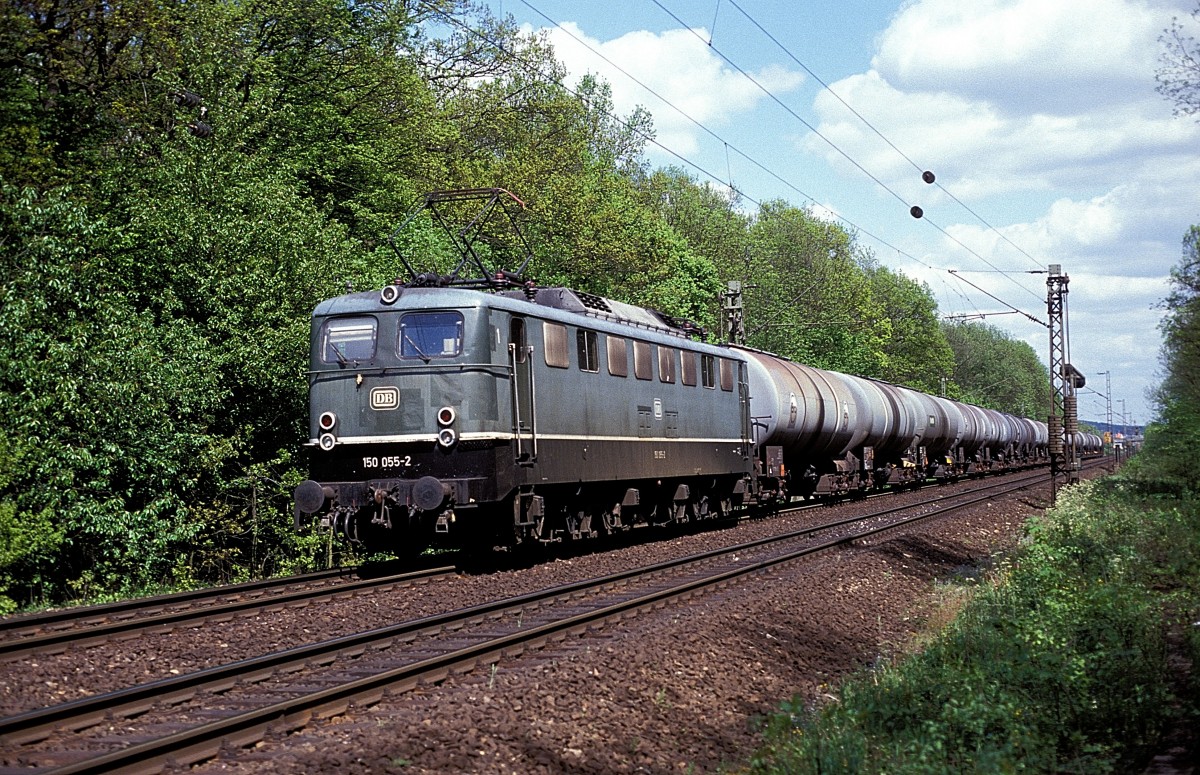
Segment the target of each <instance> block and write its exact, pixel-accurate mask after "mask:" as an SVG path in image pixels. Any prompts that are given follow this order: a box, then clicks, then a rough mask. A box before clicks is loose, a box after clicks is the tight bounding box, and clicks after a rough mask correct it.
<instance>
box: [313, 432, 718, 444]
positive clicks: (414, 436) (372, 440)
mask: <svg viewBox="0 0 1200 775" xmlns="http://www.w3.org/2000/svg"><path fill="white" fill-rule="evenodd" d="M459 439H460V440H461V441H512V439H513V435H512V434H511V433H464V434H462V435H460V436H459ZM537 439H538V441H545V440H550V441H653V442H655V443H659V442H664V441H667V442H671V443H673V444H726V443H733V444H741V443H742V439H739V438H738V437H736V436H730V437H729V438H725V439H694V438H690V437H689V438H680V437H678V436H595V435H592V436H580V435H574V436H573V435H568V434H560V433H539V434H538V435H537ZM414 442H431V443H433V442H437V435H436V434H428V433H426V434H419V433H410V434H406V435H403V436H348V437H343V438H340V439H338V440H337V443H338V445H342V444H411V443H414ZM308 443H309V444H310V445H315V444H317V440H316V439H309V440H308Z"/></svg>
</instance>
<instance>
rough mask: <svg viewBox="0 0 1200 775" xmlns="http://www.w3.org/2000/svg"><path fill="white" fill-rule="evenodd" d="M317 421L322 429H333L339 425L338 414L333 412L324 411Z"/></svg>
mask: <svg viewBox="0 0 1200 775" xmlns="http://www.w3.org/2000/svg"><path fill="white" fill-rule="evenodd" d="M317 423H318V424H319V425H320V426H321V430H323V431H331V430H333V426H335V425H337V415H336V414H334V413H333V412H322V413H321V417H320V419H318V420H317Z"/></svg>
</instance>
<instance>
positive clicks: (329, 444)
mask: <svg viewBox="0 0 1200 775" xmlns="http://www.w3.org/2000/svg"><path fill="white" fill-rule="evenodd" d="M317 443H318V444H319V445H320V446H321V449H323V450H325V451H326V452H328V451H329V450H331V449H333V447H334V445H336V444H337V437H336V436H334V435H333V434H332V433H322V434H321V438H319V439H317Z"/></svg>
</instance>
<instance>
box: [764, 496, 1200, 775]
mask: <svg viewBox="0 0 1200 775" xmlns="http://www.w3.org/2000/svg"><path fill="white" fill-rule="evenodd" d="M1028 539H1029V540H1028V541H1027V542H1026V543H1025V545H1024V546H1023V548H1022V549H1021V550H1020V551H1019V552H1017V553H1015V554H1014V555H1012V556H1011V557H1008V558H1006V559H1005V561H1004V563H1003V566H1002V568H1000V572H999V573H997V574H995V579H994V581H993V583H992V584H991V585H986V584H984V585H978V589H977V590H974V591H975V592H976V594H974V595H973V596H971V598H970V599H969V600H968V601H967V602H965V604H964V606H963V608H962V609H961V611H960V613H959V615H958V616H957V617H956V618H955V619H954V620H953V621H952V622H951V623H949V624H948V625H947V626H946V627H945V629H944V630H943V631H942V632H941V633H940V634H939V635H938V636H936V637H935V638H934V639H933V640H932V642H930V643H929V644H928V645H927V646H926V648H925V649H924V650H923V651H921V652H919V653H917V654H914V655H912V656H909V657H904V658H899V659H897V660H895V661H885V662H884V663H883V664H881V665H879V666H878V667H877V668H876V669H875V670H874V671H872V672H871V673H870V674H868V675H864V676H860V677H858V678H855V679H852V680H851V681H849V682H847V683H846V684H845V685H844V686H843V687H842V689H841V691H840V694H839V697H838V699H837V701H836V702H833V703H831V704H829V705H828V706H826V707H824V708H822V709H820V710H814V709H812V708H809V707H806V706H805V704H804V703H803V702H802V701H801V700H799V699H794V700H792V701H791V702H789V703H787V704H785V705H784V706H783V707H782V708H781V709H780V711H779V712H778V713H777V714H776V715H774V716H773V717H772V718H771V719H770V720H769V721H768V725H767V730H766V734H765V744H764V747H763V748H762V749H761V750H760V751H759V752H758V754H757V755H756V756H755V757H754V759H753V760H752V762H751V766H750V771H751V772H753V773H761V774H763V775H766V774H768V773H776V772H788V773H793V772H820V773H869V772H888V773H940V772H946V773H949V772H964V771H971V772H1008V771H1016V770H1025V771H1032V772H1067V773H1071V772H1078V773H1082V772H1087V773H1092V772H1110V771H1118V770H1122V769H1127V768H1128V767H1130V765H1131V764H1132V763H1134V762H1137V761H1139V760H1140V758H1142V757H1144V756H1145V753H1146V752H1147V751H1149V750H1151V749H1152V748H1153V746H1155V745H1156V744H1157V743H1158V741H1159V738H1160V735H1161V734H1162V730H1163V729H1164V727H1165V725H1166V724H1167V723H1168V722H1169V720H1170V719H1169V715H1168V714H1169V713H1170V707H1171V703H1170V699H1171V695H1170V684H1169V676H1168V674H1167V669H1166V646H1165V640H1164V625H1165V618H1164V610H1166V609H1165V607H1166V606H1167V605H1168V604H1169V605H1170V606H1171V608H1172V609H1173V610H1175V611H1186V612H1189V613H1188V614H1187V615H1188V616H1190V617H1193V618H1192V620H1191V621H1193V622H1200V594H1198V593H1200V573H1198V572H1197V569H1198V568H1200V557H1198V556H1197V555H1198V551H1197V548H1198V547H1200V520H1197V515H1196V511H1195V508H1194V504H1190V503H1183V502H1171V501H1163V500H1157V499H1150V500H1147V499H1143V498H1141V497H1139V496H1138V495H1136V494H1131V493H1128V492H1120V491H1116V490H1114V489H1113V488H1112V487H1111V486H1109V485H1101V486H1095V485H1091V484H1088V483H1085V484H1083V485H1080V486H1078V487H1073V488H1070V489H1068V490H1066V491H1064V492H1063V493H1062V495H1061V497H1060V500H1059V504H1058V506H1057V507H1056V508H1055V509H1053V510H1052V511H1050V512H1049V513H1047V514H1046V515H1045V516H1043V517H1041V518H1039V519H1036V520H1033V521H1032V522H1031V523H1030V525H1029V526H1028ZM1189 624H1190V622H1189ZM1186 632H1187V636H1186V637H1185V639H1184V640H1185V641H1186V648H1190V650H1191V654H1192V656H1193V658H1194V659H1195V658H1197V657H1200V625H1198V626H1195V627H1188V628H1187V630H1186ZM1196 663H1197V664H1200V660H1198V661H1197V662H1196ZM1194 688H1197V689H1200V687H1194Z"/></svg>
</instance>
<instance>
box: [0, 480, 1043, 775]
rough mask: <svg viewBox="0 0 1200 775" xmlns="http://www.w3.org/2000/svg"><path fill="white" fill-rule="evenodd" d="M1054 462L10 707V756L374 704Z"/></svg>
mask: <svg viewBox="0 0 1200 775" xmlns="http://www.w3.org/2000/svg"><path fill="white" fill-rule="evenodd" d="M1044 481H1045V474H1044V472H1035V473H1033V474H1028V475H1020V476H1018V477H1017V478H1016V479H1013V478H1011V477H1010V478H1006V479H1005V480H1002V481H999V482H995V483H989V484H987V485H985V486H984V487H982V488H979V489H977V490H974V491H972V492H969V493H963V494H958V495H946V494H937V493H936V492H935V493H934V497H933V498H930V499H927V500H926V502H924V503H920V504H911V505H907V506H891V507H888V508H884V509H879V510H876V511H873V512H872V513H870V514H863V515H858V516H856V517H853V518H850V519H840V520H837V521H833V522H829V523H826V524H821V525H815V526H811V527H808V528H805V529H802V530H797V531H793V532H790V533H786V534H784V535H781V536H774V537H771V538H764V539H760V540H757V541H753V542H749V543H744V544H739V545H737V546H733V547H726V548H723V549H720V550H715V551H709V552H705V553H703V554H699V555H693V556H690V557H685V558H681V559H678V560H673V561H670V562H665V563H661V564H658V565H655V566H652V567H648V568H640V569H637V570H634V571H628V572H624V573H619V574H614V575H612V576H607V577H604V578H600V579H593V580H588V581H583V582H577V583H573V584H568V585H564V586H560V587H555V588H552V589H547V590H544V591H540V592H536V593H531V594H527V595H522V596H519V597H515V598H510V599H506V600H499V601H495V602H491V603H487V604H484V605H478V606H473V607H471V608H468V609H463V610H459V611H454V612H451V613H446V614H440V615H437V616H430V617H425V618H423V619H418V620H413V621H408V622H402V623H399V624H396V625H393V626H388V627H383V628H379V629H376V630H373V631H370V632H365V633H359V634H355V635H351V636H345V637H341V638H336V639H333V640H329V641H325V642H322V643H316V644H312V645H307V646H302V647H298V648H293V649H289V650H286V651H282V652H278V653H275V654H268V655H264V656H261V657H256V658H253V659H247V660H243V661H240V662H236V663H231V664H228V665H222V666H219V667H216V668H212V669H209V670H203V671H200V672H197V673H193V674H190V675H184V676H178V677H174V678H171V679H166V680H161V681H156V682H153V683H149V684H145V685H143V686H137V687H132V688H130V689H126V690H122V691H117V692H113V693H111V694H106V695H97V696H95V697H91V698H88V699H86V700H80V701H76V702H72V703H66V704H64V705H59V706H53V707H50V708H45V709H42V710H38V711H32V712H29V713H24V714H20V715H18V716H13V717H10V718H7V719H2V720H0V740H2V741H3V747H0V756H2V757H3V761H4V763H5V764H7V765H8V766H10V767H11V766H17V767H30V766H36V767H37V768H38V770H39V771H54V772H62V773H68V772H110V771H129V772H150V771H157V770H159V769H161V767H162V766H163V763H164V762H166V761H168V760H170V761H173V762H175V764H176V765H183V764H187V763H191V762H194V761H199V760H202V759H205V758H208V757H211V756H212V755H214V754H215V753H216V752H217V751H218V750H219V749H220V748H221V747H222V745H227V746H245V745H250V744H253V743H254V742H256V741H258V740H260V739H262V737H263V736H264V734H267V732H268V730H274V731H275V732H285V731H290V730H292V729H296V728H299V727H302V726H304V725H305V724H306V723H307V722H308V721H309V720H310V719H312V718H313V717H314V716H316V717H325V716H330V715H336V714H339V713H342V712H344V710H345V709H346V708H347V707H348V706H349V705H350V704H351V703H354V704H356V705H363V704H370V703H373V702H376V701H378V700H379V698H381V697H383V696H384V695H385V694H388V693H396V692H402V691H404V690H406V689H409V688H411V687H413V686H417V685H419V684H423V683H429V682H437V681H439V680H442V679H444V678H445V677H446V676H447V675H449V674H450V673H452V672H458V671H464V672H465V671H469V670H471V669H473V668H475V667H477V666H479V665H487V664H493V665H494V664H497V663H499V662H500V661H502V660H508V659H512V658H514V657H515V656H517V655H518V654H520V653H521V652H523V651H525V650H526V649H530V648H537V647H539V646H540V645H542V644H545V643H546V642H549V641H554V640H559V639H563V638H567V637H570V636H572V635H577V634H581V633H584V632H586V631H587V630H589V629H592V628H596V627H601V626H603V625H604V624H605V623H606V622H611V621H615V620H620V619H622V618H625V617H628V616H633V615H636V614H637V613H638V612H639V611H642V610H645V609H646V608H654V607H659V606H662V605H666V604H668V603H669V602H671V601H673V600H680V599H686V598H687V597H689V596H691V595H695V594H700V593H703V592H705V591H707V590H711V589H715V588H719V587H721V586H722V585H726V584H730V583H734V582H736V581H738V580H740V579H743V578H745V577H746V576H747V575H750V574H754V573H757V572H760V571H763V570H766V569H769V568H772V567H775V566H777V565H779V564H781V563H786V562H790V561H793V560H796V559H799V558H802V557H805V556H808V555H811V554H813V553H816V552H820V551H826V550H830V549H833V548H836V547H839V546H844V545H846V544H848V543H851V542H854V541H858V540H862V539H864V538H868V537H870V536H872V535H875V534H877V533H880V532H883V531H886V530H892V529H895V528H897V527H900V526H903V525H907V524H911V523H913V522H916V521H920V520H923V519H929V518H931V517H934V516H937V515H940V514H944V513H946V512H947V511H952V510H955V509H959V508H965V507H966V506H969V505H973V504H975V503H978V502H980V501H982V500H988V499H991V498H995V497H997V496H998V495H1000V494H1003V493H1005V492H1009V491H1012V490H1018V489H1022V488H1025V487H1028V486H1030V485H1031V484H1040V483H1042V482H1044Z"/></svg>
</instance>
